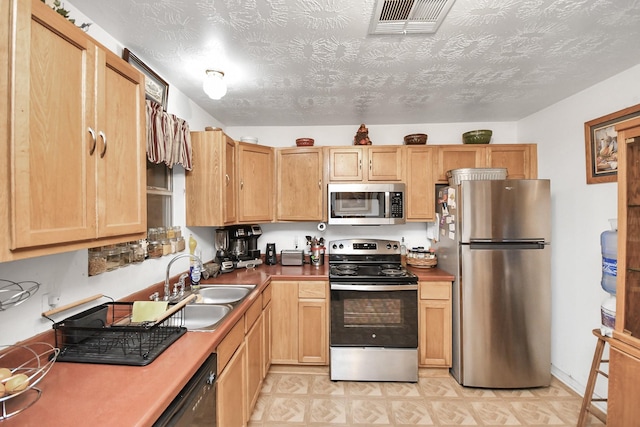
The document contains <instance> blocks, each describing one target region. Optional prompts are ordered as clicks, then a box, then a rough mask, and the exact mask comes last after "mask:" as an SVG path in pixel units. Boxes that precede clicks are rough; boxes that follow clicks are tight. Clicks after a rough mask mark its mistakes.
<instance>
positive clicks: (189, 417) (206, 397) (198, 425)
mask: <svg viewBox="0 0 640 427" xmlns="http://www.w3.org/2000/svg"><path fill="white" fill-rule="evenodd" d="M216 366H217V357H216V354H215V353H214V354H212V355H211V356H209V358H208V359H207V360H206V361H205V362H204V363H203V364H202V366H201V367H200V369H198V371H197V372H196V373H195V375H194V376H193V377H192V378H191V379H190V380H189V382H188V383H187V385H185V386H184V388H183V389H182V390H181V391H180V393H178V396H176V398H175V399H174V400H173V402H171V404H170V405H169V407H168V408H167V409H166V411H164V413H163V414H162V416H161V417H160V418H159V419H158V421H156V422H155V424H153V425H154V427H161V426H172V427H173V426H176V427H183V426H184V427H187V426H189V427H205V426H207V427H215V425H216Z"/></svg>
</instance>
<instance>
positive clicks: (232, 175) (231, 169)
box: [221, 134, 238, 225]
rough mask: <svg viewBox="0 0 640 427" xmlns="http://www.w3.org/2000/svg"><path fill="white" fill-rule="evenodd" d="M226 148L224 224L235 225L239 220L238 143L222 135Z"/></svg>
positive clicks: (223, 172) (223, 181)
mask: <svg viewBox="0 0 640 427" xmlns="http://www.w3.org/2000/svg"><path fill="white" fill-rule="evenodd" d="M222 139H223V146H224V168H223V169H222V187H223V196H224V198H223V200H224V203H221V204H222V205H223V207H222V209H223V217H222V222H223V224H225V225H227V224H233V223H234V222H236V221H237V220H238V198H237V197H236V179H237V166H236V165H237V162H238V153H237V149H236V142H235V141H234V140H233V139H232V138H230V137H229V136H227V135H225V134H222Z"/></svg>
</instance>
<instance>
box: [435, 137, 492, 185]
mask: <svg viewBox="0 0 640 427" xmlns="http://www.w3.org/2000/svg"><path fill="white" fill-rule="evenodd" d="M485 164H486V150H485V147H475V146H473V147H471V146H467V145H451V146H449V145H447V146H440V147H438V173H437V175H436V177H437V182H441V183H447V182H448V180H447V171H448V170H451V169H461V168H482V167H485Z"/></svg>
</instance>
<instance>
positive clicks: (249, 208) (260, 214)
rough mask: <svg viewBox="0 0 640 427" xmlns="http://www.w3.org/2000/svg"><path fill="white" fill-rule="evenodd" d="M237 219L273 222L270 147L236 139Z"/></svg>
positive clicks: (271, 154)
mask: <svg viewBox="0 0 640 427" xmlns="http://www.w3.org/2000/svg"><path fill="white" fill-rule="evenodd" d="M237 144H238V182H237V194H238V222H239V223H244V224H246V223H251V224H254V223H264V222H271V221H273V217H274V213H273V212H274V209H273V198H274V173H273V169H274V164H275V162H274V159H273V148H271V147H266V146H264V145H257V144H249V143H246V142H238V143H237Z"/></svg>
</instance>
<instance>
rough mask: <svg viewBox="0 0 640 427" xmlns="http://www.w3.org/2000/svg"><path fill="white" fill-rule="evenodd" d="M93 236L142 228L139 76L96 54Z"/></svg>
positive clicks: (144, 210)
mask: <svg viewBox="0 0 640 427" xmlns="http://www.w3.org/2000/svg"><path fill="white" fill-rule="evenodd" d="M98 76H99V78H98V90H97V93H98V109H97V110H98V120H97V123H98V128H97V129H96V131H97V133H98V135H97V139H98V144H97V148H96V152H95V153H94V156H95V157H96V158H97V164H98V185H97V192H98V236H99V237H107V236H117V235H125V234H132V233H144V232H145V231H146V229H147V203H146V201H147V194H146V191H147V184H146V175H145V174H146V139H145V138H146V127H145V110H144V108H145V105H144V76H143V74H142V73H140V72H139V71H137V70H135V69H133V67H131V65H129V64H127V63H126V62H124V61H123V60H122V59H121V58H119V57H118V56H116V55H115V54H113V53H111V52H106V51H103V50H99V51H98Z"/></svg>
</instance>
